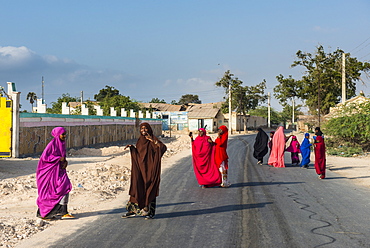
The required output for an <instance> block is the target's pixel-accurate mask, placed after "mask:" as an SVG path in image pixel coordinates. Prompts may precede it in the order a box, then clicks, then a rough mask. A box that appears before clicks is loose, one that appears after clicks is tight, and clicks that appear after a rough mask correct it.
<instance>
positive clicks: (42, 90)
mask: <svg viewBox="0 0 370 248" xmlns="http://www.w3.org/2000/svg"><path fill="white" fill-rule="evenodd" d="M41 92H42V93H41V99H42V104H44V103H45V100H44V99H45V98H44V76H42V87H41Z"/></svg>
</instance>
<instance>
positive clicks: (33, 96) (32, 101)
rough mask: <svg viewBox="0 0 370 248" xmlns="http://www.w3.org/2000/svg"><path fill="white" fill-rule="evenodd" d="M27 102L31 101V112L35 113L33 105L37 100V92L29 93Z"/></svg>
mask: <svg viewBox="0 0 370 248" xmlns="http://www.w3.org/2000/svg"><path fill="white" fill-rule="evenodd" d="M27 100H29V101H30V104H31V108H32V109H31V111H32V112H33V104H34V103H35V101H36V100H37V96H36V93H35V92H28V94H27Z"/></svg>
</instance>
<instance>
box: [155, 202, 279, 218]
mask: <svg viewBox="0 0 370 248" xmlns="http://www.w3.org/2000/svg"><path fill="white" fill-rule="evenodd" d="M267 204H272V202H263V203H255V204H241V205H225V206H220V207H214V208H206V209H195V210H188V211H180V212H172V213H161V214H157V215H156V216H155V218H156V219H165V218H176V217H182V216H194V215H203V214H213V213H222V212H232V211H240V210H244V209H251V208H263V207H265V206H266V205H267Z"/></svg>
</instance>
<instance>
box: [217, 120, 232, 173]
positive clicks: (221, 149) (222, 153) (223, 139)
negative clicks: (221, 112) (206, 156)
mask: <svg viewBox="0 0 370 248" xmlns="http://www.w3.org/2000/svg"><path fill="white" fill-rule="evenodd" d="M219 129H221V130H222V131H223V134H221V135H220V137H217V138H216V140H215V144H216V146H215V162H216V165H217V166H218V167H220V166H221V164H222V162H224V165H225V169H226V170H227V169H229V163H228V161H229V156H228V155H227V152H226V149H227V140H228V138H229V130H228V128H227V127H226V126H224V125H222V126H220V127H219Z"/></svg>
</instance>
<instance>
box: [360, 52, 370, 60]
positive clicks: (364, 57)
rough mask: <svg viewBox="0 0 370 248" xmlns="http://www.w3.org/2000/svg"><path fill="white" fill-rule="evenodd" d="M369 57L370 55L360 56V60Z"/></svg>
mask: <svg viewBox="0 0 370 248" xmlns="http://www.w3.org/2000/svg"><path fill="white" fill-rule="evenodd" d="M369 55H370V53H368V54H366V55H365V56H362V57H361V58H360V59H363V58H365V57H367V56H369Z"/></svg>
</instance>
